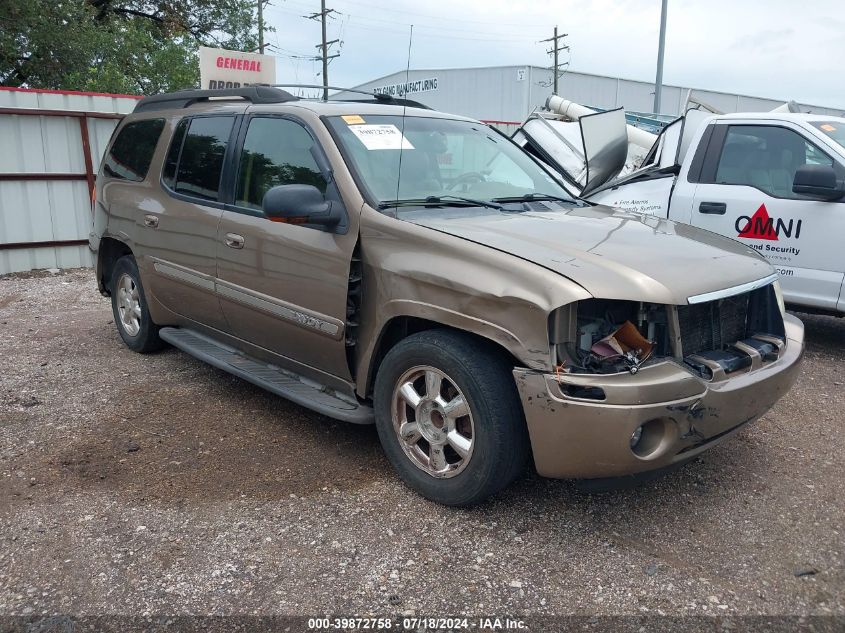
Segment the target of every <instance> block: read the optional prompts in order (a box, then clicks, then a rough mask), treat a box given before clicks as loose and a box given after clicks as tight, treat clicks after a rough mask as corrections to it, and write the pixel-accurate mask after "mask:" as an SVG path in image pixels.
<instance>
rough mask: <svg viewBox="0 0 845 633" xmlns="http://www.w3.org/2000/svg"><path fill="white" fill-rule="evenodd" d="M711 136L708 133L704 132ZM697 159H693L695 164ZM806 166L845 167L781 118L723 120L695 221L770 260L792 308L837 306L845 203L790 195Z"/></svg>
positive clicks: (702, 175) (701, 180)
mask: <svg viewBox="0 0 845 633" xmlns="http://www.w3.org/2000/svg"><path fill="white" fill-rule="evenodd" d="M705 136H707V135H705ZM693 162H695V161H693ZM806 164H819V165H821V164H825V165H832V166H833V167H834V169H836V170H837V171H838V172H840V173H841V176H840V177H845V166H843V165H841V164H840V163H839V162H838V161H836V160H835V159H834V158H832V157H831V155H830V154H829V153H828V152H826V151H824V150H822V149H820V147H819V146H818V145H817V144H816V143H814V142H813V141H811V140H810V139H809V138H807V136H805V135H804V134H803V133H802V131H801V128H800V127H797V126H796V127H793V126H792V125H791V124H789V123H788V122H783V121H778V122H774V121H771V122H770V121H760V122H759V123H756V122H751V123H748V122H744V123H731V122H729V121H725V122H722V121H719V122H718V124H716V125H715V126H714V128H713V133H712V135H710V139H709V143H708V145H707V148H706V153H705V154H704V156H703V161H702V162H701V164H700V172H699V173H698V174H696V173H693V172H694V170H692V169H691V170H690V175H689V179H690V180H693V181H694V182H697V185H696V187H695V190H694V197H693V204H692V209H691V218H690V223H691V224H693V225H695V226H699V227H701V228H704V229H707V230H710V231H714V232H716V233H721V234H722V235H725V236H727V237H731V238H734V239H738V240H740V241H741V242H744V243H746V244H747V245H748V246H750V247H752V248H754V249H756V250H757V251H758V252H760V253H761V254H762V255H763V256H765V257H766V258H767V259H768V260H769V261H770V262H771V263H772V264H773V265H774V266H775V268H776V269H777V271H778V272H779V273H780V275H781V285H782V287H783V291H784V296H785V298H786V301H787V302H788V303H794V304H798V305H805V306H812V307H816V308H822V309H835V308H836V304H837V299H838V296H839V292H840V288H841V286H842V282H843V265H842V263H843V258H842V250H841V248H840V247H839V246H838V245H837V243H836V240H837V239H840V238H841V236H842V235H844V234H845V203H842V202H824V201H819V200H813V199H811V198H808V197H807V196H804V195H801V194H796V193H793V192H792V182H793V179H794V176H795V172H796V170H797V169H798V168H799V167H800V166H802V165H806Z"/></svg>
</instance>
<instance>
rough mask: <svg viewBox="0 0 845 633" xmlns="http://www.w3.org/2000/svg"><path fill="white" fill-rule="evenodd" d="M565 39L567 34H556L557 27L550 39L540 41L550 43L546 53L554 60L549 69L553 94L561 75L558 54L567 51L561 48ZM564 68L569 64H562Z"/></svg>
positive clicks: (565, 48) (566, 48) (564, 47)
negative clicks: (549, 48)
mask: <svg viewBox="0 0 845 633" xmlns="http://www.w3.org/2000/svg"><path fill="white" fill-rule="evenodd" d="M565 37H569V34H568V33H560V34H558V32H557V26H555V32H554V35H552V36H551V37H547V38H546V39H544V40H540V41H541V42H552V48H551V50H548V51H546V53H548V54H549V55H551V56H552V59H553V60H554V62H553V64H552V66H551V68H549V70H551V71H552V86H553V88H552V92H553V93H554V94H557V80H558V79H560V76H561V75H562V74H563V72H561V70H560V69H561V63H560V53H561V51H568V50H569V46H561V42H563V38H565ZM566 66H569V62H566V63H565V64H563V67H564V68H565V67H566Z"/></svg>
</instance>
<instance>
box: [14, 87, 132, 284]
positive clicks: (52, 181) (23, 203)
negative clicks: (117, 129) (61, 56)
mask: <svg viewBox="0 0 845 633" xmlns="http://www.w3.org/2000/svg"><path fill="white" fill-rule="evenodd" d="M136 102H137V97H129V96H121V95H103V94H95V93H79V92H61V91H56V90H27V89H19V88H2V89H0V274H5V273H10V272H18V271H23V270H33V269H39V268H72V267H75V266H88V265H90V264H91V255H90V251H89V249H88V233H89V232H90V230H91V195H92V191H93V186H94V178H95V175H96V173H97V170H98V169H99V166H100V157H101V156H102V155H103V152H104V151H105V148H106V145H107V143H108V140H109V137H110V136H111V133H112V130H113V129H114V126H115V125H116V124H117V122H118V121H119V120H120V119H121V118H122V116H123V114H125V113H127V112H130V111H131V110H132V109H133V108H134V107H135V103H136Z"/></svg>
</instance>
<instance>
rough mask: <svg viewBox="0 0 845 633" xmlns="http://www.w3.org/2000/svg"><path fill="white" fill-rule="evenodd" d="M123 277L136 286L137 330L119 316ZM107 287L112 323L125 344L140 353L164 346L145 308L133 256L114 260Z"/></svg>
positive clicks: (143, 295) (146, 352) (141, 287)
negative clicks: (112, 316)
mask: <svg viewBox="0 0 845 633" xmlns="http://www.w3.org/2000/svg"><path fill="white" fill-rule="evenodd" d="M125 277H128V278H129V279H131V281H132V283H133V284H134V286H135V288H137V295H138V297H137V299H138V302H139V303H140V306H139V307H140V312H141V314H140V317H138V319H137V321H138V325H137V332H132V330H133V329H134V327H133V326H132V325H128V324H127V323H125V322H124V320H123V318H122V316H121V307H120V305H119V303H120V298H119V296H118V295H119V292H120V290H121V288H120V287H119V284H121V283H123V280H124V278H125ZM109 288H110V290H111V307H112V314H113V315H114V323H115V325H116V326H117V331H118V333H119V334H120V338H122V339H123V342H124V343H126V346H127V347H128V348H129V349H131V350H133V351H135V352H139V353H141V354H148V353H150V352H155V351H158V350H160V349H161V348H162V347H164V341H162V340H161V339H160V338H159V336H158V330H159V328H158V326H157V325H156V324H155V323H153V320H152V319H151V318H150V311H149V309H148V308H147V298H146V296H145V294H144V287H143V286H142V285H141V275H140V274H139V273H138V264H136V263H135V258H134V257H132V256H131V255H125V256H123V257H121V258H120V259H118V260H117V262H115V265H114V269H113V270H112V276H111V282H110V284H109Z"/></svg>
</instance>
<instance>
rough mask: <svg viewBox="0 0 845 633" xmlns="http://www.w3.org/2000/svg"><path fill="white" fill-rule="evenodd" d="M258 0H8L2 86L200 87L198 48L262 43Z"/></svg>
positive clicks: (3, 11)
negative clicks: (258, 31)
mask: <svg viewBox="0 0 845 633" xmlns="http://www.w3.org/2000/svg"><path fill="white" fill-rule="evenodd" d="M255 8H256V2H255V0H159V1H149V2H144V1H143V0H2V2H0V85H3V86H25V87H30V88H53V89H64V90H92V91H102V92H120V93H129V94H154V93H157V92H163V91H169V90H178V89H181V88H190V87H195V86H197V85H199V67H198V63H197V48H198V47H199V46H201V45H203V46H214V47H221V48H229V49H232V50H254V49H255V48H256V47H257V37H256V35H255V33H254V31H255V30H256V29H255Z"/></svg>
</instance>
